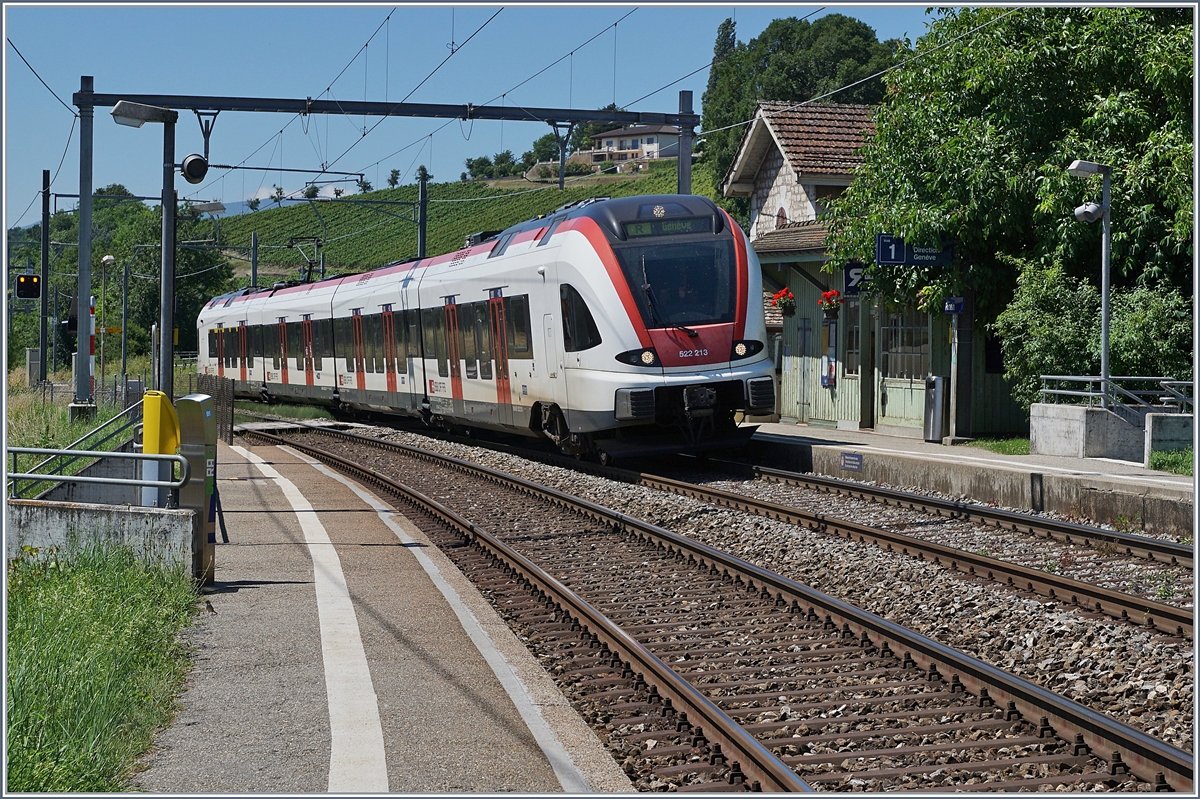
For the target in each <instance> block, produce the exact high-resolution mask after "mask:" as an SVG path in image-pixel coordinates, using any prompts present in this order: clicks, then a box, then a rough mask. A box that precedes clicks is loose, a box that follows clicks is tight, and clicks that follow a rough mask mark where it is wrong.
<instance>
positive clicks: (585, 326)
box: [558, 283, 600, 352]
mask: <svg viewBox="0 0 1200 799" xmlns="http://www.w3.org/2000/svg"><path fill="white" fill-rule="evenodd" d="M558 291H559V296H560V298H561V300H562V321H563V347H565V348H566V351H567V352H582V351H584V350H590V349H591V348H592V347H595V346H596V345H598V344H599V343H600V331H599V330H597V329H596V320H595V319H593V318H592V312H591V311H589V310H588V307H587V303H586V302H584V301H583V297H582V296H580V294H579V292H578V291H576V290H575V287H574V286H572V285H569V284H567V283H563V284H562V286H561V287H560V288H559V290H558Z"/></svg>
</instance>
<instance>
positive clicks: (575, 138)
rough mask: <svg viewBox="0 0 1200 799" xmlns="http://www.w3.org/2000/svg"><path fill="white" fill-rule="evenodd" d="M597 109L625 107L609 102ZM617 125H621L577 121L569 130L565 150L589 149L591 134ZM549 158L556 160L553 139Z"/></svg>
mask: <svg viewBox="0 0 1200 799" xmlns="http://www.w3.org/2000/svg"><path fill="white" fill-rule="evenodd" d="M597 110H599V111H609V112H613V111H624V110H625V109H624V108H621V107H620V106H618V105H617V104H616V103H609V104H608V105H606V106H604V107H603V108H600V109H597ZM619 127H621V125H620V124H618V123H616V122H582V123H579V124H577V125H576V126H575V127H574V128H573V129H572V130H571V137H570V139H569V140H568V141H567V152H570V153H573V152H576V151H577V150H590V149H592V137H593V136H595V135H596V134H597V133H607V132H608V131H610V130H616V129H617V128H619ZM551 160H553V161H557V160H558V142H557V140H555V143H554V157H553V158H552V159H551Z"/></svg>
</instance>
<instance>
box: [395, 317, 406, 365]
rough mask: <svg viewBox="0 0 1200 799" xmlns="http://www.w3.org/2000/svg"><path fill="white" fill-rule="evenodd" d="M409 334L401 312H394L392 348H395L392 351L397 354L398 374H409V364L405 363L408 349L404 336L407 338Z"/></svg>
mask: <svg viewBox="0 0 1200 799" xmlns="http://www.w3.org/2000/svg"><path fill="white" fill-rule="evenodd" d="M407 332H408V331H407V330H405V329H404V315H403V314H402V313H401V312H400V311H393V312H392V347H393V350H392V351H393V352H395V353H396V371H397V372H407V371H408V364H406V363H405V362H404V361H405V355H406V353H407V347H406V346H405V343H404V336H405V333H407Z"/></svg>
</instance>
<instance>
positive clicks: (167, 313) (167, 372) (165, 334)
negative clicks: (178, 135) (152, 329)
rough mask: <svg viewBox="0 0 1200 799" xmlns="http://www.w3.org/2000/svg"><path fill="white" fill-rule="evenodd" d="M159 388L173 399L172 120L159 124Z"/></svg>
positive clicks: (173, 202)
mask: <svg viewBox="0 0 1200 799" xmlns="http://www.w3.org/2000/svg"><path fill="white" fill-rule="evenodd" d="M158 318H159V330H158V337H159V344H158V346H159V365H158V371H159V378H158V379H159V386H160V387H161V388H160V389H159V390H160V391H162V392H163V393H164V394H166V395H167V401H168V402H173V401H174V398H175V394H174V393H173V391H174V388H175V386H174V378H175V349H174V335H175V123H174V122H164V123H163V189H162V291H161V293H160V294H159V304H158Z"/></svg>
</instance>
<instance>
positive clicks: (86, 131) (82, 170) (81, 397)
mask: <svg viewBox="0 0 1200 799" xmlns="http://www.w3.org/2000/svg"><path fill="white" fill-rule="evenodd" d="M94 85H95V81H94V79H93V78H92V76H91V75H82V76H80V78H79V93H80V94H81V95H84V97H82V98H81V102H80V103H78V104H77V105H78V107H79V287H78V288H77V289H76V291H75V296H76V297H78V300H77V302H78V306H79V311H80V312H81V313H80V314H79V315H80V316H81V317H82V316H83V313H82V311H83V303H84V302H86V301H87V299H88V297H90V296H91V295H92V123H93V121H94V119H93V117H94V111H95V107H94V106H93V105H92V104H91V103H90V102H88V100H89V99H90V98H88V97H86V95H90V94H91V93H92V88H93V86H94ZM75 338H76V348H75V399H74V402H72V405H75V406H91V405H93V404H94V403H93V401H92V394H91V382H92V381H91V375H90V374H88V372H87V368H88V366H87V365H88V363H89V355H90V353H89V352H88V336H87V334H86V331H85V329H84V326H83V319H80V324H79V329H78V332H77V333H76V336H75ZM82 412H83V413H88V412H89V411H88V410H82ZM77 416H78V413H75V414H72V415H71V418H72V419H74V418H77Z"/></svg>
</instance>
